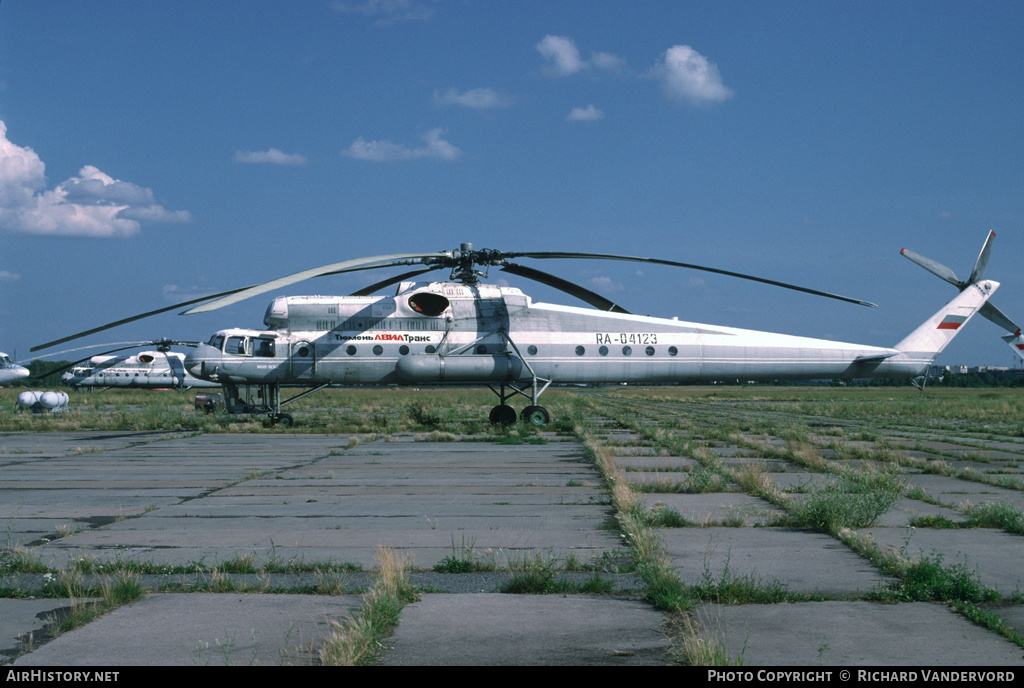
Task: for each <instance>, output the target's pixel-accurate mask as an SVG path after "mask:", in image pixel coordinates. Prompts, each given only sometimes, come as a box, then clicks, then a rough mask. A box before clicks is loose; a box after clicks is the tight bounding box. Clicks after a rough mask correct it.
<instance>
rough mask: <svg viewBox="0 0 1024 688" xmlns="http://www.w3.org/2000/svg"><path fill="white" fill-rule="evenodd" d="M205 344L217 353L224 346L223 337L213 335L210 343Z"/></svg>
mask: <svg viewBox="0 0 1024 688" xmlns="http://www.w3.org/2000/svg"><path fill="white" fill-rule="evenodd" d="M207 344H209V345H210V346H212V347H213V348H214V349H216V350H217V351H220V350H221V347H223V346H224V335H222V334H215V335H213V336H212V337H210V341H209V342H207Z"/></svg>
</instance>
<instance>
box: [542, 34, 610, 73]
mask: <svg viewBox="0 0 1024 688" xmlns="http://www.w3.org/2000/svg"><path fill="white" fill-rule="evenodd" d="M536 47H537V51H538V52H539V53H540V54H541V55H543V56H544V57H545V58H546V59H548V60H550V61H551V64H550V65H548V67H547V72H548V73H549V74H552V75H553V76H569V75H570V74H576V73H578V72H582V71H584V70H586V69H590V68H591V67H597V68H598V69H609V70H610V69H618V68H619V67H620V66H622V65H623V64H624V62H623V60H622V59H621V58H619V57H616V56H615V55H612V54H611V53H592V54H591V56H590V60H584V59H583V58H582V57H580V51H579V49H578V48H577V47H576V43H575V42H574V41H573V40H572V39H571V38H568V37H566V36H545V37H544V38H542V39H541V41H540V42H539V43H537V46H536Z"/></svg>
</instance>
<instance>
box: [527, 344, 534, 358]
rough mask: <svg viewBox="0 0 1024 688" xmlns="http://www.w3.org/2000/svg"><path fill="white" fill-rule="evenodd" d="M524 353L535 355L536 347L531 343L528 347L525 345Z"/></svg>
mask: <svg viewBox="0 0 1024 688" xmlns="http://www.w3.org/2000/svg"><path fill="white" fill-rule="evenodd" d="M526 353H528V354H530V355H531V356H536V355H537V347H535V346H534V345H533V344H531V345H530V346H529V347H527V349H526Z"/></svg>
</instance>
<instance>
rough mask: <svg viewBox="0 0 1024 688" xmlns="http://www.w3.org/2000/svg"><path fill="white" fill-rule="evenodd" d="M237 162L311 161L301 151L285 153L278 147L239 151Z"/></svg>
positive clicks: (297, 162)
mask: <svg viewBox="0 0 1024 688" xmlns="http://www.w3.org/2000/svg"><path fill="white" fill-rule="evenodd" d="M235 162H243V163H251V164H262V163H267V164H271V165H305V164H306V163H308V162H309V160H307V159H306V156H304V155H300V154H299V153H284V152H282V151H280V150H278V149H276V148H270V149H267V150H265V151H238V152H237V153H235Z"/></svg>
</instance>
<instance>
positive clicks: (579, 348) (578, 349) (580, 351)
mask: <svg viewBox="0 0 1024 688" xmlns="http://www.w3.org/2000/svg"><path fill="white" fill-rule="evenodd" d="M585 353H587V350H586V349H584V348H583V347H582V346H577V347H576V355H577V356H582V355H583V354H585Z"/></svg>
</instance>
